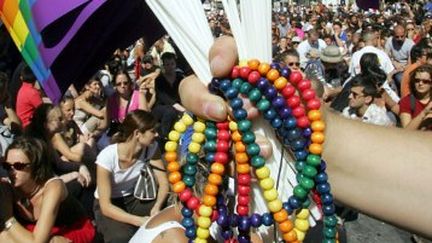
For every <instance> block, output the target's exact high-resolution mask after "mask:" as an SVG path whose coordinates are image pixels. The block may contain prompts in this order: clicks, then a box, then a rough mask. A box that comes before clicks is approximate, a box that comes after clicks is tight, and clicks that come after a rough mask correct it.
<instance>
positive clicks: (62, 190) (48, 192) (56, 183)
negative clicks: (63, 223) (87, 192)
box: [43, 178, 67, 200]
mask: <svg viewBox="0 0 432 243" xmlns="http://www.w3.org/2000/svg"><path fill="white" fill-rule="evenodd" d="M43 194H44V198H47V199H48V198H52V199H53V198H60V199H61V200H63V199H64V198H65V197H66V196H67V190H66V186H65V184H64V182H63V181H62V180H61V179H57V178H56V179H51V180H49V181H47V182H46V183H45V186H44V192H43Z"/></svg>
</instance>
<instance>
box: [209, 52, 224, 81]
mask: <svg viewBox="0 0 432 243" xmlns="http://www.w3.org/2000/svg"><path fill="white" fill-rule="evenodd" d="M223 64H224V62H223V58H222V57H221V56H215V57H213V59H212V61H211V62H210V70H211V72H212V74H213V76H216V77H217V75H218V71H219V70H220V69H221V67H222V65H223Z"/></svg>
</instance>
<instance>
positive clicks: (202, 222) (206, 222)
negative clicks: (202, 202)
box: [197, 216, 211, 228]
mask: <svg viewBox="0 0 432 243" xmlns="http://www.w3.org/2000/svg"><path fill="white" fill-rule="evenodd" d="M197 225H198V226H199V227H201V228H209V227H210V225H211V220H210V218H209V217H202V216H201V217H198V220H197Z"/></svg>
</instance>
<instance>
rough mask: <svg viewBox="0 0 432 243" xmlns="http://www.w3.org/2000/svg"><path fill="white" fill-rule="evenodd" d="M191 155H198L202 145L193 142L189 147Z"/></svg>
mask: <svg viewBox="0 0 432 243" xmlns="http://www.w3.org/2000/svg"><path fill="white" fill-rule="evenodd" d="M188 149H189V151H190V152H191V153H195V154H196V153H198V152H199V151H200V150H201V145H200V144H199V143H195V142H191V143H190V144H189V146H188Z"/></svg>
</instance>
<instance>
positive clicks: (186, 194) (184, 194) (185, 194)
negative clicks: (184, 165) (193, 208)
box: [179, 188, 192, 202]
mask: <svg viewBox="0 0 432 243" xmlns="http://www.w3.org/2000/svg"><path fill="white" fill-rule="evenodd" d="M191 197H192V191H191V190H190V189H189V188H186V189H185V190H184V191H182V192H180V193H179V198H180V201H182V202H186V201H188V200H189V199H190V198H191Z"/></svg>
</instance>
